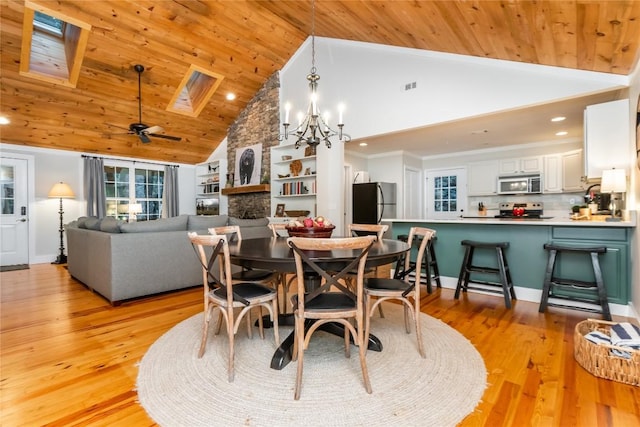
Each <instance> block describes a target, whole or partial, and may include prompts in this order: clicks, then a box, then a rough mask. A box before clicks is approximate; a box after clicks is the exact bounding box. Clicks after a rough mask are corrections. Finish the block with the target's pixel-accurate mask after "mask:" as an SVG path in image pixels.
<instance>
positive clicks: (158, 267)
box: [65, 215, 271, 305]
mask: <svg viewBox="0 0 640 427" xmlns="http://www.w3.org/2000/svg"><path fill="white" fill-rule="evenodd" d="M268 223H269V221H268V219H267V218H261V219H250V220H245V219H238V218H234V217H229V216H227V215H215V216H197V215H180V216H177V217H173V218H167V219H158V220H155V221H143V222H131V223H125V222H122V221H117V220H116V219H115V218H112V217H107V218H102V219H98V218H92V217H81V218H78V219H77V220H76V221H73V222H71V223H69V224H67V226H66V227H65V229H66V235H67V253H68V255H67V258H68V261H67V266H68V270H69V273H70V274H71V276H72V277H74V278H75V279H77V280H79V281H81V282H82V283H84V284H85V285H86V286H87V287H89V288H90V289H92V290H94V291H95V292H97V293H99V294H100V295H102V296H103V297H105V298H106V299H108V300H109V301H110V302H111V303H112V304H114V305H117V304H118V303H120V302H121V301H124V300H128V299H131V298H137V297H143V296H148V295H153V294H157V293H160V292H167V291H173V290H177V289H183V288H188V287H192V286H197V285H202V270H201V268H200V264H199V262H198V260H197V258H196V255H195V253H194V251H193V248H192V246H191V243H190V242H189V238H188V237H187V231H196V232H198V233H199V234H206V233H207V229H208V228H209V227H219V226H223V225H239V226H240V229H241V232H242V238H243V239H251V238H257V237H269V236H271V230H270V229H269V227H268Z"/></svg>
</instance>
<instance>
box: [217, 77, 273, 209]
mask: <svg viewBox="0 0 640 427" xmlns="http://www.w3.org/2000/svg"><path fill="white" fill-rule="evenodd" d="M279 126H280V75H279V73H278V72H275V73H274V74H273V75H272V76H271V77H270V78H269V79H268V80H267V81H266V83H265V84H264V85H263V86H262V88H260V90H259V91H258V93H256V95H255V96H254V97H253V99H252V100H251V101H250V102H249V103H248V104H247V107H246V108H245V109H244V110H243V111H242V112H241V113H240V115H239V116H238V118H237V119H236V121H235V122H234V123H233V124H232V125H231V126H230V127H229V132H228V135H227V161H228V165H229V166H228V168H229V172H235V164H236V149H238V148H242V147H248V146H251V145H255V144H262V170H261V171H260V176H264V175H267V176H271V147H273V146H275V145H278V135H279ZM227 197H228V200H229V216H234V217H237V218H262V217H268V216H271V193H270V192H269V191H265V192H251V193H233V194H229V195H228V196H227Z"/></svg>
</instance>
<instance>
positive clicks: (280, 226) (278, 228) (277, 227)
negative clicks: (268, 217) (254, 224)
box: [267, 222, 288, 237]
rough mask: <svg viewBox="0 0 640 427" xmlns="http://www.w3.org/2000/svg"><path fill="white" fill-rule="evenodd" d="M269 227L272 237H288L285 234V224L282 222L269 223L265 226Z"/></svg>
mask: <svg viewBox="0 0 640 427" xmlns="http://www.w3.org/2000/svg"><path fill="white" fill-rule="evenodd" d="M267 226H268V227H269V230H271V234H273V237H286V236H288V233H287V224H285V223H282V222H276V223H273V222H272V223H269V224H268V225H267Z"/></svg>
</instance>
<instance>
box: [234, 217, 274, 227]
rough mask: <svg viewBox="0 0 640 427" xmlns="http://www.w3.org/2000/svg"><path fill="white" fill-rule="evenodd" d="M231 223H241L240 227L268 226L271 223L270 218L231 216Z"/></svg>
mask: <svg viewBox="0 0 640 427" xmlns="http://www.w3.org/2000/svg"><path fill="white" fill-rule="evenodd" d="M229 225H239V226H240V227H267V226H268V225H269V218H256V219H240V218H235V217H232V216H230V217H229Z"/></svg>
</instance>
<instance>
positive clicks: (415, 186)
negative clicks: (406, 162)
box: [403, 167, 423, 219]
mask: <svg viewBox="0 0 640 427" xmlns="http://www.w3.org/2000/svg"><path fill="white" fill-rule="evenodd" d="M422 194H423V191H422V180H421V179H420V171H419V170H418V169H413V168H408V167H406V168H405V169H404V216H403V218H405V219H422Z"/></svg>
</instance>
